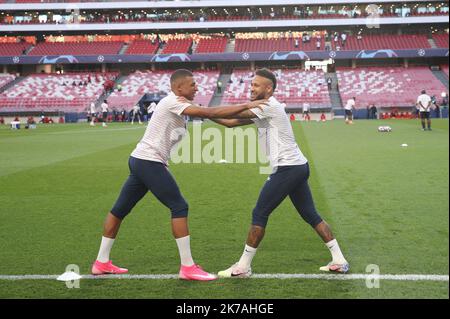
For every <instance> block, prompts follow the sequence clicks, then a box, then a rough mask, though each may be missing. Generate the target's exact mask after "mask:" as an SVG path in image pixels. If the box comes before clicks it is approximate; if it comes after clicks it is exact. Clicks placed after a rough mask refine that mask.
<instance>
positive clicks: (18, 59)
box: [13, 56, 20, 64]
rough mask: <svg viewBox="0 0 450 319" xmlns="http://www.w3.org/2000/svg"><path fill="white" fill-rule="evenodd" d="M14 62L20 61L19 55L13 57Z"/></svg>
mask: <svg viewBox="0 0 450 319" xmlns="http://www.w3.org/2000/svg"><path fill="white" fill-rule="evenodd" d="M13 62H14V63H15V64H17V63H19V62H20V58H19V57H18V56H15V57H13Z"/></svg>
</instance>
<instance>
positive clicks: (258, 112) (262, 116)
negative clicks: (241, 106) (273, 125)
mask: <svg viewBox="0 0 450 319" xmlns="http://www.w3.org/2000/svg"><path fill="white" fill-rule="evenodd" d="M267 108H268V107H267V106H266V107H263V109H262V110H261V109H260V108H257V107H256V108H253V109H250V112H252V113H253V114H255V115H256V116H257V117H258V119H260V120H262V119H266V118H268V117H270V116H269V114H267V113H268V112H267Z"/></svg>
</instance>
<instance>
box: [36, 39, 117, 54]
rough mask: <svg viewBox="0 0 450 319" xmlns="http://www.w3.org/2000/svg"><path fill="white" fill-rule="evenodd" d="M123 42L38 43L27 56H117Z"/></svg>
mask: <svg viewBox="0 0 450 319" xmlns="http://www.w3.org/2000/svg"><path fill="white" fill-rule="evenodd" d="M122 46H123V42H93V43H87V42H86V43H76V42H69V43H50V42H43V43H39V44H38V45H37V46H36V47H35V48H33V49H32V50H31V51H30V53H29V54H28V55H34V56H36V55H100V54H118V53H119V51H120V49H121V48H122Z"/></svg>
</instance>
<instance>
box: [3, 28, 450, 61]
mask: <svg viewBox="0 0 450 319" xmlns="http://www.w3.org/2000/svg"><path fill="white" fill-rule="evenodd" d="M342 35H343V33H337V32H334V33H329V32H327V31H316V32H272V33H236V34H235V37H234V38H229V37H228V36H226V35H224V34H213V35H197V34H181V35H167V34H164V35H155V34H150V35H143V34H142V35H97V36H87V35H85V36H55V37H54V36H49V37H46V38H45V41H43V42H37V40H36V38H35V37H32V36H28V37H0V56H21V55H29V56H46V55H106V54H126V55H137V54H157V53H160V54H174V53H186V54H198V53H224V52H275V51H295V50H303V51H329V50H337V51H345V50H350V51H351V50H383V49H391V50H407V49H431V48H448V47H449V43H448V34H447V33H431V34H429V35H425V34H402V35H398V34H363V33H357V34H347V33H345V41H344V40H343V38H342Z"/></svg>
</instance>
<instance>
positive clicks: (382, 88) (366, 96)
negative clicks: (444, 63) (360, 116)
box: [337, 67, 448, 108]
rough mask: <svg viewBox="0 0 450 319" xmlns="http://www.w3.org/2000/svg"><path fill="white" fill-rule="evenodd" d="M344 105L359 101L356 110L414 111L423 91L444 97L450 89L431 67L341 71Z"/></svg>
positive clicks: (340, 84) (341, 90)
mask: <svg viewBox="0 0 450 319" xmlns="http://www.w3.org/2000/svg"><path fill="white" fill-rule="evenodd" d="M337 74H338V79H339V91H340V94H341V97H342V101H343V102H344V103H346V101H347V100H348V99H350V98H352V97H356V108H366V107H367V106H368V105H369V104H375V106H377V107H384V106H386V107H392V106H395V107H412V106H414V105H415V103H416V100H417V97H418V96H419V95H420V92H421V91H422V90H424V89H425V90H427V93H428V94H429V95H435V96H441V93H442V92H448V89H447V88H446V87H445V86H444V85H443V84H442V83H441V82H440V81H439V80H438V79H437V78H436V77H435V76H434V75H433V73H432V72H431V71H430V69H429V68H428V67H410V68H407V69H406V68H403V67H368V68H357V69H346V68H342V69H338V70H337Z"/></svg>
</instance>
